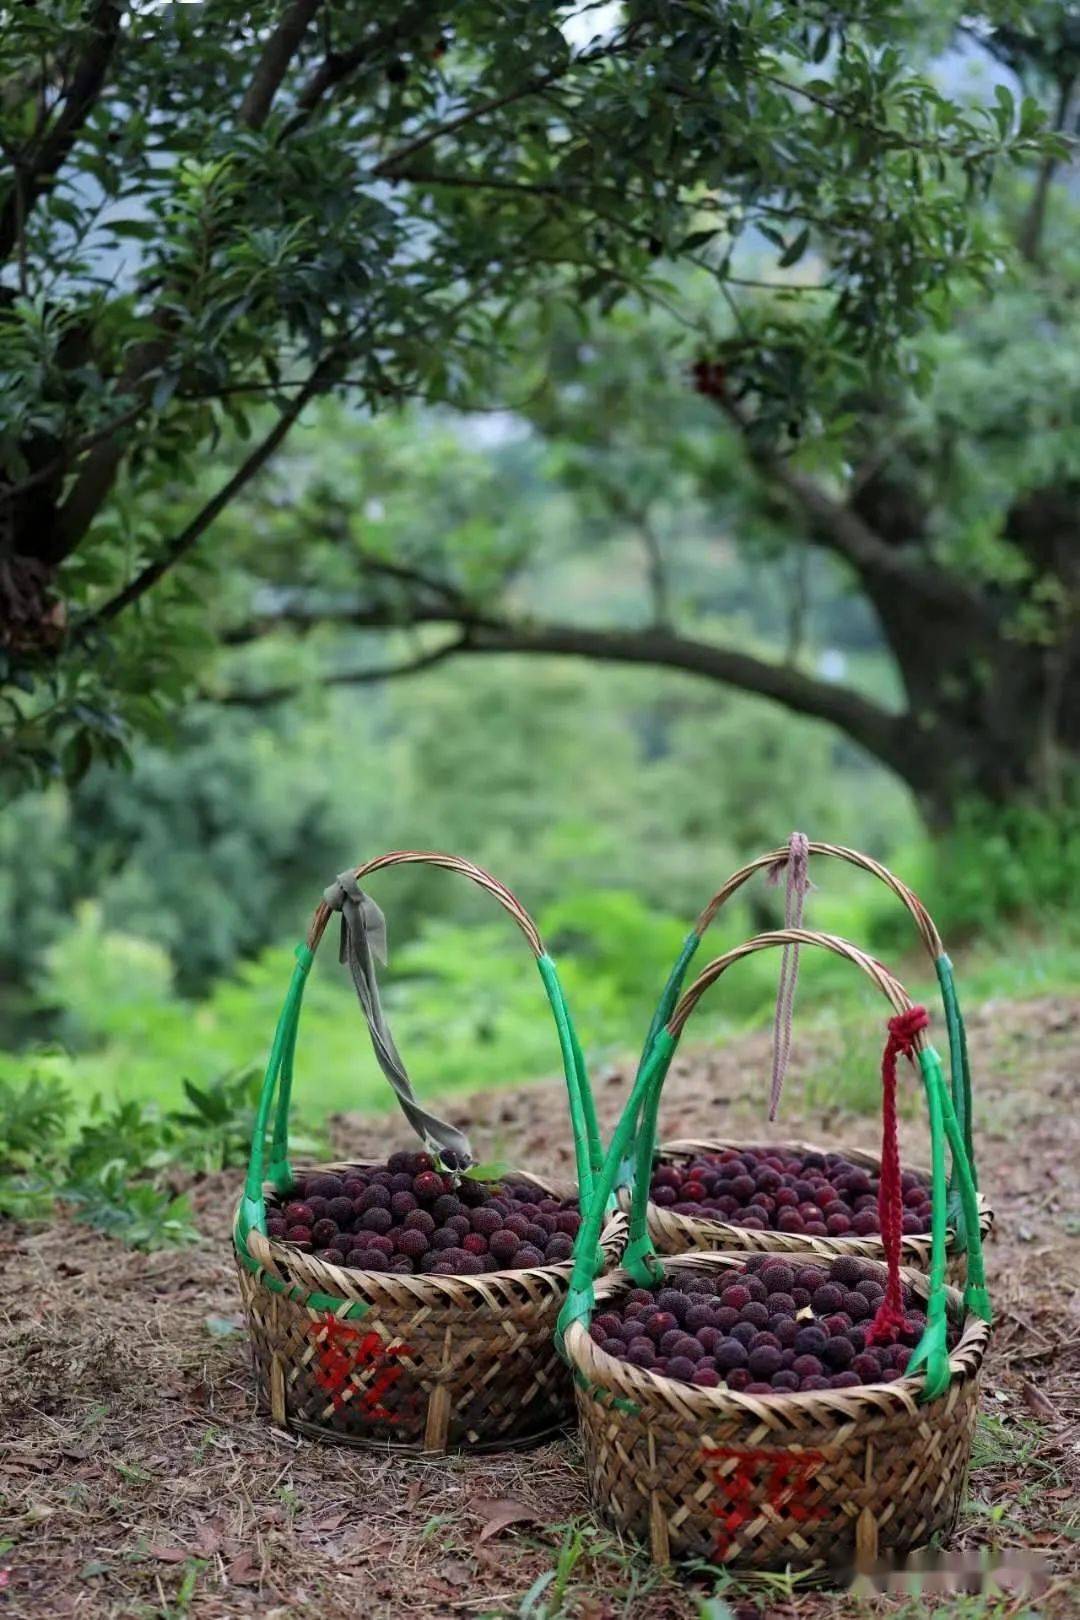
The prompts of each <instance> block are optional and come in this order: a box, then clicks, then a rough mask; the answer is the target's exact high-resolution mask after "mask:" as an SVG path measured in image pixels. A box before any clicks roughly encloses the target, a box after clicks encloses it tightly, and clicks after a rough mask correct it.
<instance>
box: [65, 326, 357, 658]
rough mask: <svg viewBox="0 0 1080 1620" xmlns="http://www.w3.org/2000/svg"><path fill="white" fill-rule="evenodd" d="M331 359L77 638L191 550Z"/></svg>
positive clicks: (326, 374) (315, 390)
mask: <svg viewBox="0 0 1080 1620" xmlns="http://www.w3.org/2000/svg"><path fill="white" fill-rule="evenodd" d="M331 361H332V357H331V356H327V357H326V358H325V359H323V360H321V361H320V362H319V364H318V365H317V366H316V367H315V370H314V371H313V372H312V373H311V376H310V377H309V378H308V380H307V382H306V383H305V384H304V387H303V388H302V389H301V390H300V392H299V393H298V394H297V395H296V396H295V397H294V398H293V399H291V400H290V401H289V403H288V405H287V406H286V407H285V409H284V410H283V411H282V412H281V414H280V415H279V417H278V419H277V421H276V422H275V423H274V426H273V427H272V428H271V430H270V432H269V433H268V434H267V435H266V437H265V439H263V440H262V442H261V443H260V444H258V445H256V447H255V449H254V450H253V451H252V452H251V454H250V455H249V456H248V457H247V458H246V460H245V461H244V462H243V463H242V464H241V466H240V467H238V468H237V470H236V472H235V473H233V475H232V477H231V478H229V479H227V480H226V482H225V483H224V484H223V485H222V486H221V488H220V489H219V490H218V492H217V494H216V495H214V496H212V497H211V499H210V500H209V501H207V503H206V505H205V506H203V507H202V508H201V510H200V511H199V512H197V513H196V515H195V516H194V517H193V518H192V520H191V522H190V523H189V524H187V526H186V527H185V528H183V529H181V531H180V533H179V534H178V535H175V536H174V538H173V539H172V540H170V541H168V542H167V543H166V545H165V546H164V547H163V548H162V551H161V553H160V555H159V556H158V557H156V558H155V559H154V561H153V562H152V563H148V564H147V565H146V567H145V568H144V569H142V570H141V572H140V573H138V574H136V575H135V578H134V579H133V580H130V581H129V583H128V584H127V585H125V586H124V588H123V590H121V591H118V592H117V594H116V595H115V596H113V597H110V598H109V600H108V601H107V602H106V603H104V605H103V606H102V607H100V608H98V609H97V611H96V612H95V613H92V614H90V616H89V617H88V618H86V619H84V620H83V621H82V623H81V624H80V625H79V626H78V630H77V636H78V639H80V640H82V639H85V637H86V635H87V634H89V633H90V632H91V631H93V630H97V629H100V628H101V627H102V626H103V625H106V624H109V623H110V622H111V621H112V620H113V619H115V618H116V616H117V615H118V614H119V613H122V612H123V611H124V609H125V608H127V607H130V606H131V604H132V603H133V602H137V601H138V600H139V598H140V596H145V595H146V592H147V591H148V590H150V589H151V588H152V587H153V586H154V585H156V584H157V582H158V580H159V579H161V578H162V576H163V575H164V574H167V573H168V571H169V569H170V568H172V567H174V566H175V564H176V563H178V562H179V561H180V559H181V557H183V556H185V555H186V553H187V552H189V551H190V550H191V548H192V546H193V545H194V544H195V542H196V541H197V540H198V539H199V538H200V536H201V535H202V534H203V533H204V532H205V531H206V530H207V529H208V528H209V527H210V525H211V523H213V521H214V519H215V518H216V517H217V516H218V515H219V514H220V513H221V512H223V511H224V509H225V508H226V506H228V504H229V502H230V501H232V500H233V499H234V497H235V496H236V495H237V494H238V493H239V492H240V490H242V489H243V488H244V486H245V484H247V483H249V482H250V480H251V479H252V478H254V476H255V474H256V473H257V472H259V471H260V470H261V469H262V468H263V467H264V466H265V465H266V463H267V462H268V461H269V460H270V457H271V456H272V455H273V454H274V452H275V450H276V449H277V448H278V446H279V445H280V444H281V442H282V440H283V439H284V438H285V436H286V435H287V433H288V432H289V430H290V428H291V427H292V426H293V424H294V423H295V421H296V419H297V417H298V416H299V415H300V413H301V412H302V411H303V409H304V407H305V406H306V405H307V404H308V403H309V401H311V400H312V399H314V398H315V395H316V394H319V393H321V392H322V390H323V389H324V388H325V387H326V386H327V385H328V383H329V381H330V374H331Z"/></svg>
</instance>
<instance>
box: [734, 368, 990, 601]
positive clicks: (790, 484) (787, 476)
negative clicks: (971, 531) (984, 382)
mask: <svg viewBox="0 0 1080 1620" xmlns="http://www.w3.org/2000/svg"><path fill="white" fill-rule="evenodd" d="M721 404H722V408H723V409H724V411H725V412H726V414H727V415H728V416H729V417H730V418H731V420H732V421H733V422H734V423H735V425H736V427H738V428H739V430H740V432H741V433H742V434H743V437H744V440H745V442H746V447H747V452H748V454H749V456H750V459H751V461H752V462H753V463H754V465H755V466H756V467H757V469H758V471H759V472H760V473H761V474H762V475H763V476H764V477H765V478H766V479H767V480H768V481H770V482H771V483H773V484H775V485H777V486H778V487H779V488H780V489H782V490H783V491H784V492H785V493H786V494H787V495H789V496H791V498H792V499H793V500H794V501H795V502H796V504H797V505H798V506H799V507H801V509H802V511H803V512H804V513H805V515H806V516H807V517H808V518H809V520H810V523H811V525H812V528H813V533H814V538H815V539H816V540H817V541H818V543H819V544H821V545H824V546H827V547H828V548H829V549H830V550H831V551H835V552H836V553H837V554H838V555H839V556H841V557H844V558H845V559H846V560H847V561H848V562H849V563H850V564H851V565H852V567H853V568H854V569H855V571H856V573H859V574H863V575H866V576H871V577H873V578H876V579H878V580H884V581H887V582H889V583H891V584H893V585H895V586H896V588H897V589H901V590H910V591H913V592H915V593H917V594H918V595H921V596H922V597H924V598H925V599H926V600H928V601H931V602H934V603H935V604H937V605H938V606H939V607H943V608H945V609H947V610H948V611H950V612H962V613H963V614H964V616H965V617H970V616H971V615H972V614H973V613H977V614H978V615H979V616H980V617H982V618H985V617H987V616H988V613H989V609H988V607H987V605H986V604H985V603H984V601H983V599H982V598H981V596H980V595H979V594H978V593H977V592H976V591H974V590H972V589H970V587H968V586H967V585H965V584H964V583H963V581H962V580H960V579H958V578H957V577H956V576H955V575H953V574H950V573H948V572H947V570H946V569H944V568H934V567H927V566H924V565H923V564H922V563H920V562H918V561H916V560H915V559H914V558H912V557H910V556H908V555H906V554H905V552H904V550H903V548H902V547H900V546H893V545H889V544H888V543H887V542H886V541H885V540H883V539H882V537H881V536H880V535H879V534H878V533H877V532H876V530H874V529H872V528H871V527H870V525H869V524H868V523H866V522H865V521H864V520H863V519H862V518H861V517H860V516H859V514H858V513H857V512H856V511H854V510H853V509H852V508H851V507H850V506H848V505H846V504H845V503H844V502H843V501H839V500H836V499H835V497H834V496H832V495H830V494H829V492H828V490H826V489H825V488H823V486H822V485H821V484H819V483H818V482H817V480H816V479H814V478H811V477H810V476H809V474H807V473H804V472H800V471H799V469H798V468H797V467H793V466H792V465H791V463H790V462H788V461H787V460H785V458H784V457H783V456H780V455H777V454H776V452H775V451H773V450H771V449H770V448H769V447H768V446H767V445H764V444H762V443H760V441H757V440H755V439H754V437H753V435H752V434H751V432H750V427H751V424H750V422H749V421H748V420H747V418H746V417H745V416H744V415H743V413H742V411H741V410H740V409H739V407H738V406H737V405H736V404H735V403H734V401H731V400H727V399H725V400H723V401H722V402H721Z"/></svg>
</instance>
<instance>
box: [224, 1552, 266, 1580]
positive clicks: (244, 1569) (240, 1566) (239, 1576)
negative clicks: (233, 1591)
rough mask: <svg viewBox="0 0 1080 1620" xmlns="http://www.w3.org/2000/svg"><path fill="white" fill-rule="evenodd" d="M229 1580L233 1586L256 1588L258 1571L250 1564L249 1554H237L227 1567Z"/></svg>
mask: <svg viewBox="0 0 1080 1620" xmlns="http://www.w3.org/2000/svg"><path fill="white" fill-rule="evenodd" d="M229 1580H230V1582H231V1584H232V1585H233V1586H258V1584H259V1571H258V1568H257V1567H256V1565H255V1564H253V1563H252V1561H251V1554H250V1553H248V1552H239V1553H237V1555H236V1557H235V1558H234V1559H233V1561H232V1563H231V1564H230V1565H229Z"/></svg>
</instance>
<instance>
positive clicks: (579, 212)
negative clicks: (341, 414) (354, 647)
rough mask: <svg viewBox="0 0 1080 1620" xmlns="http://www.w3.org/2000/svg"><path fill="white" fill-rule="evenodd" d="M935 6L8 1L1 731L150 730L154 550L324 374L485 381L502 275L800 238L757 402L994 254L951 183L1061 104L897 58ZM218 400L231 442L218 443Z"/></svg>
mask: <svg viewBox="0 0 1080 1620" xmlns="http://www.w3.org/2000/svg"><path fill="white" fill-rule="evenodd" d="M1013 9H1014V8H1011V7H1010V8H1007V11H1006V15H1009V14H1010V13H1011V12H1012V10H1013ZM1000 12H1001V8H1000V7H996V6H993V7H977V8H975V9H974V11H973V10H972V8H967V9H966V11H965V17H966V19H967V21H968V25H969V26H976V27H983V28H985V29H991V28H992V27H993V25H994V24H995V22H996V21H997V20H998V17H999V13H1000ZM933 19H934V20H933V25H931V23H930V21H929V20H928V18H927V17H926V16H924V15H922V14H921V10H920V8H918V7H916V8H915V9H914V11H913V10H912V8H911V7H910V6H909V7H903V6H901V5H899V4H898V3H897V0H861V3H859V4H857V5H854V6H852V7H850V8H847V9H846V11H845V14H844V15H843V16H842V17H841V16H838V15H837V14H836V12H835V11H834V9H833V8H831V7H827V6H820V7H818V6H816V5H809V6H801V7H791V6H787V5H780V4H769V3H764V4H763V3H761V0H736V3H730V0H724V3H721V0H631V3H628V4H626V5H625V6H622V7H620V8H612V7H606V6H605V7H599V8H598V7H596V6H591V5H582V6H578V7H574V6H572V5H562V6H552V5H550V4H549V3H547V0H544V3H541V0H505V3H504V4H501V5H499V6H497V7H495V6H489V5H485V4H477V3H471V4H463V5H458V6H455V7H454V8H453V9H452V10H449V11H447V12H446V13H445V14H442V15H440V13H439V11H438V9H437V8H433V7H432V6H431V5H430V4H429V3H428V0H422V3H420V0H413V3H410V0H402V3H401V4H400V5H398V6H396V7H395V8H393V14H392V15H391V16H388V15H387V8H386V7H385V6H381V5H377V4H375V3H374V0H368V3H360V4H354V5H349V6H344V5H340V4H320V0H291V3H290V4H287V5H284V6H282V5H279V4H269V3H265V0H264V3H259V4H255V5H250V4H245V5H240V4H238V3H236V0H216V3H215V4H214V5H213V6H183V5H174V6H170V7H167V8H164V9H162V8H157V7H150V6H144V5H125V4H123V3H121V0H83V3H79V0H56V3H52V4H48V5H38V6H33V7H30V6H22V7H18V8H17V9H16V10H15V11H14V12H13V14H12V16H11V17H10V18H9V20H8V23H7V27H6V34H5V61H4V69H3V84H2V87H0V88H2V93H0V151H2V152H3V154H4V156H5V161H6V170H5V172H4V174H3V176H2V178H0V265H2V266H3V268H2V280H0V376H2V377H3V382H4V388H3V390H2V391H0V399H2V403H0V499H2V502H3V517H4V522H3V528H2V531H0V610H2V611H0V623H2V629H0V654H2V655H3V659H4V666H5V668H6V671H7V676H8V679H9V682H10V685H9V688H8V696H7V699H6V706H5V709H4V720H3V725H4V727H5V731H6V734H7V740H6V743H5V744H4V747H5V756H4V762H6V763H7V764H9V765H14V766H17V767H22V768H29V769H30V770H35V771H39V772H48V771H50V770H52V769H54V768H56V765H57V762H58V761H59V762H60V763H61V764H62V767H63V768H64V769H65V770H66V771H67V772H68V773H69V774H71V775H78V774H79V773H81V772H82V771H84V770H85V769H86V768H87V767H88V765H89V764H90V762H91V761H92V759H93V758H94V756H95V754H101V755H103V756H104V757H105V758H106V759H115V758H118V757H120V756H121V755H122V753H123V751H124V748H125V745H126V740H127V735H128V732H129V730H130V728H132V727H136V728H139V729H144V730H145V729H154V728H155V727H157V728H160V726H161V725H162V723H163V721H164V719H165V718H166V717H167V716H168V714H169V712H170V710H171V708H172V707H173V706H174V705H175V704H176V703H177V702H178V701H179V700H180V699H181V698H182V696H183V694H184V692H185V690H186V689H187V685H188V683H189V681H190V678H191V664H192V662H193V659H194V656H195V655H194V652H193V650H192V649H193V643H194V634H195V632H194V630H192V629H190V628H189V629H187V630H185V623H186V620H185V616H184V606H185V599H187V601H188V603H189V604H190V598H191V594H192V593H194V595H195V600H196V605H197V603H198V594H199V590H200V586H199V582H198V576H197V575H196V574H193V573H191V572H190V570H189V571H187V572H186V575H185V577H184V578H182V579H174V580H173V581H171V582H170V581H168V580H167V581H166V584H165V585H164V586H163V585H162V583H161V582H162V580H163V579H165V577H166V576H167V575H168V574H169V573H170V571H171V570H172V569H173V568H175V567H176V565H177V564H179V563H182V562H184V560H185V559H187V558H188V556H189V554H191V553H193V552H194V550H195V548H196V546H197V545H198V543H199V542H200V540H201V539H202V536H203V534H204V533H205V531H206V530H207V529H208V528H209V527H210V525H211V524H212V523H213V522H214V521H215V519H216V518H217V516H218V515H219V513H220V511H221V510H222V509H223V508H224V507H226V506H227V505H228V504H229V502H230V501H231V499H232V498H233V497H234V495H235V494H236V493H237V492H238V491H239V490H241V489H242V488H243V487H244V486H245V485H246V484H247V483H248V482H249V481H250V480H251V479H252V478H253V477H255V476H256V475H257V474H258V472H259V471H260V469H261V468H262V466H263V465H264V464H265V462H266V461H267V460H268V459H269V458H270V456H271V455H272V454H273V453H274V451H275V450H276V448H277V446H278V444H279V443H280V442H281V441H282V439H283V438H284V436H285V434H286V433H287V432H288V431H289V429H290V427H291V426H292V424H293V422H294V421H296V420H297V419H298V418H299V416H300V415H301V414H302V412H303V410H304V408H305V406H306V405H307V404H308V403H309V402H310V401H311V400H312V399H314V398H315V397H316V396H317V395H319V394H321V393H325V392H328V391H335V392H339V393H347V394H349V395H350V396H351V397H352V398H353V399H354V400H355V401H357V402H359V403H360V405H361V406H362V407H363V408H365V409H367V410H369V411H372V412H377V411H379V410H382V409H383V408H385V407H386V405H387V404H392V403H395V402H398V401H400V400H402V399H404V398H407V397H421V398H425V399H433V400H437V401H440V402H450V403H460V402H461V401H462V400H463V399H464V398H466V397H468V398H469V399H473V400H475V399H476V398H477V397H481V398H482V397H484V394H485V391H487V392H488V393H490V391H491V388H492V382H491V377H492V373H493V370H494V371H499V370H500V369H501V368H503V367H504V366H505V364H506V362H507V360H508V357H509V354H510V353H511V352H512V344H513V334H514V323H515V322H516V321H518V320H520V319H521V316H522V313H523V311H524V310H527V309H535V310H536V311H537V312H538V314H539V315H540V316H541V317H544V316H549V315H551V314H552V313H553V312H554V311H556V310H557V309H559V308H563V309H565V310H567V311H570V312H572V313H573V314H574V316H575V317H577V318H582V319H585V318H589V317H591V316H592V315H594V314H595V315H597V316H600V317H602V316H604V315H606V314H608V313H610V311H611V310H612V309H613V308H614V306H616V305H617V304H618V303H619V302H620V301H621V300H625V299H628V298H631V297H633V298H635V299H643V300H645V301H646V302H648V301H649V300H653V299H657V298H664V299H666V298H668V297H669V296H670V295H671V294H672V292H673V289H672V287H671V286H670V284H669V281H668V277H669V275H670V269H671V265H672V263H675V264H681V263H686V262H688V263H691V264H696V265H700V266H702V267H704V270H705V272H706V273H707V274H708V276H709V277H710V278H711V279H712V281H713V283H714V284H715V286H716V288H717V292H718V296H720V297H727V296H728V295H729V294H730V292H731V289H732V287H734V286H735V285H737V284H738V283H739V282H740V281H741V280H745V279H752V278H747V277H746V274H745V272H746V264H745V254H746V253H747V252H750V253H751V254H752V255H753V256H754V258H755V261H756V260H757V259H759V258H760V254H761V251H762V249H763V248H764V250H765V252H766V253H768V254H769V255H771V259H772V261H773V264H774V267H775V268H776V269H777V271H778V273H780V274H782V275H785V276H790V277H791V278H792V279H793V281H794V282H795V284H796V286H800V287H801V285H802V278H801V275H800V263H801V261H802V260H803V258H804V257H805V256H806V255H807V254H808V253H811V252H813V253H814V254H815V255H817V256H819V258H820V261H821V262H822V264H823V265H824V266H825V273H824V275H823V276H815V277H812V278H810V282H811V284H810V285H809V286H807V287H806V288H805V297H800V298H799V299H798V300H797V301H796V302H793V303H790V304H787V305H784V306H783V307H782V308H779V309H778V308H776V307H775V306H774V307H772V308H770V309H769V310H767V311H766V312H765V313H764V314H763V316H762V318H761V319H760V320H756V321H755V322H754V324H753V325H752V326H751V325H747V326H744V327H743V328H742V329H741V330H740V333H739V334H738V335H737V336H736V337H735V338H733V340H732V342H731V344H730V345H729V351H728V353H727V355H726V364H727V367H728V370H729V373H730V375H731V377H732V378H733V380H734V384H735V388H736V392H740V393H742V394H743V395H747V394H749V395H752V397H753V398H754V400H755V403H756V410H757V418H758V421H759V423H760V424H761V427H762V430H763V431H766V432H771V431H775V430H776V429H777V428H778V427H779V426H780V424H782V423H787V422H789V421H790V420H791V418H792V415H793V413H794V414H795V415H797V414H798V412H799V410H800V408H801V406H800V401H801V400H802V399H805V398H806V397H807V396H810V395H812V394H813V391H814V389H815V386H816V384H817V380H818V379H819V378H820V377H822V376H825V375H827V374H828V373H829V372H830V370H831V369H832V368H834V367H836V366H838V365H842V366H843V367H845V368H852V367H854V368H856V369H859V368H862V369H863V370H865V369H866V368H870V370H871V371H876V370H878V369H880V368H882V367H888V366H889V365H890V364H892V363H893V358H894V356H895V352H896V346H897V342H898V339H899V338H900V337H901V336H902V335H903V334H905V333H907V332H910V331H911V330H912V329H913V328H915V327H916V326H917V325H918V323H919V322H920V320H921V319H922V317H923V315H924V314H925V312H926V311H927V309H934V310H940V308H941V305H942V303H943V301H944V300H945V299H947V297H948V294H949V289H950V287H951V286H953V285H955V284H957V283H963V282H964V281H965V280H966V279H967V278H969V277H971V276H972V275H974V276H983V275H986V274H987V273H989V272H990V271H991V270H992V269H993V268H994V262H995V261H994V249H993V243H992V242H991V240H990V239H989V238H988V237H987V235H986V233H985V232H984V231H983V230H982V229H979V228H975V227H974V226H973V224H972V214H971V210H970V206H969V202H970V197H971V195H972V193H973V192H977V191H978V190H979V189H980V188H982V187H984V186H985V185H987V184H988V183H989V180H990V177H991V175H992V172H993V170H994V167H995V165H996V164H997V163H998V162H999V160H1001V159H1002V158H1007V159H1017V160H1019V159H1024V158H1030V157H1031V156H1032V155H1033V154H1035V153H1037V152H1043V151H1046V150H1047V149H1048V145H1047V142H1048V140H1049V139H1052V138H1048V137H1045V136H1044V135H1043V134H1042V133H1041V124H1042V115H1041V113H1040V112H1039V109H1038V107H1037V105H1036V103H1035V102H1034V101H1033V100H1024V101H1022V102H1021V103H1020V104H1019V105H1017V104H1016V102H1015V101H1014V98H1013V97H1012V96H1011V94H1010V93H1009V92H1008V91H1006V90H1004V89H1001V90H999V92H998V94H997V97H996V100H995V101H994V102H993V103H992V104H991V105H990V106H989V107H985V108H984V107H976V108H969V107H967V106H965V105H964V104H963V103H962V101H961V100H960V99H958V98H957V97H956V96H953V95H949V94H946V93H944V92H943V90H942V89H941V88H940V86H939V85H937V84H936V83H934V82H932V81H931V79H929V78H927V77H925V76H923V75H922V74H921V73H919V72H917V71H915V70H913V68H912V66H911V63H912V61H913V60H914V59H915V49H914V44H913V41H914V39H915V37H916V36H919V37H925V36H926V35H927V34H933V33H934V31H935V28H936V29H937V31H938V32H939V34H940V35H941V37H942V38H944V36H945V34H946V32H947V26H948V23H949V22H950V20H951V19H950V18H946V17H941V16H940V15H939V11H938V8H935V11H934V13H933ZM1014 26H1015V25H1014ZM226 435H227V436H228V438H229V440H231V441H235V440H239V441H240V443H241V444H242V445H243V449H242V450H234V451H230V452H229V453H228V455H227V456H225V457H223V455H222V445H223V442H224V439H223V436H226ZM223 461H224V464H221V463H222V462H223ZM193 492H195V494H196V495H197V497H198V502H197V503H195V502H193V498H192V497H193ZM136 604H137V605H138V607H137V609H136ZM147 604H149V606H148V605H147ZM133 609H136V611H133ZM185 637H187V639H188V647H187V655H186V656H181V657H180V658H177V657H176V656H175V647H174V643H175V642H176V641H177V640H178V639H179V640H184V639H185Z"/></svg>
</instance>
